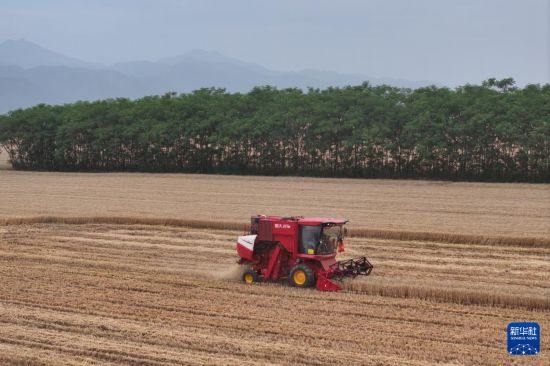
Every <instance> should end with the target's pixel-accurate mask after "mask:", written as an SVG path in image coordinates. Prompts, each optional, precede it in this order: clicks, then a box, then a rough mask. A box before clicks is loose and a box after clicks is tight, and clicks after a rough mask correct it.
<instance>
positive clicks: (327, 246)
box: [237, 215, 373, 291]
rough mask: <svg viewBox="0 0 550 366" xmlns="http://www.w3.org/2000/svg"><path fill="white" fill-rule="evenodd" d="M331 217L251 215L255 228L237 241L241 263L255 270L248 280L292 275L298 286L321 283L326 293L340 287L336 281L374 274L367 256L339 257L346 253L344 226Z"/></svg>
mask: <svg viewBox="0 0 550 366" xmlns="http://www.w3.org/2000/svg"><path fill="white" fill-rule="evenodd" d="M347 222H348V220H346V219H343V218H332V217H303V216H265V215H255V216H252V217H251V222H250V232H249V233H248V234H247V235H243V236H239V238H238V239H237V253H238V255H239V257H240V259H239V260H238V263H240V264H242V265H247V266H249V267H250V268H249V269H248V270H247V271H246V272H245V273H244V275H243V281H244V282H246V283H254V282H258V281H260V280H264V281H265V280H272V281H277V280H279V279H283V278H287V279H288V281H289V283H290V284H291V285H292V286H295V287H312V286H314V285H315V286H316V287H317V289H319V290H321V291H338V290H340V289H341V287H340V285H339V284H338V283H337V282H336V281H341V280H342V279H343V278H345V277H352V278H355V277H356V276H359V275H365V276H366V275H369V274H370V273H371V271H372V269H373V266H372V264H371V263H370V262H369V261H368V260H367V258H366V257H360V258H355V259H348V260H344V261H340V262H338V261H336V255H337V253H340V252H343V251H344V231H345V230H344V228H343V227H344V225H345V224H346V223H347Z"/></svg>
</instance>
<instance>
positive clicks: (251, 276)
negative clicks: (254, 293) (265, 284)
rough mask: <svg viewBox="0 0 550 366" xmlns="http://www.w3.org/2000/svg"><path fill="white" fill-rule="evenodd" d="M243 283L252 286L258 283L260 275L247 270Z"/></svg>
mask: <svg viewBox="0 0 550 366" xmlns="http://www.w3.org/2000/svg"><path fill="white" fill-rule="evenodd" d="M243 281H244V283H246V284H249V285H250V284H252V283H254V282H258V273H256V271H254V270H253V269H249V270H247V271H246V272H245V273H243Z"/></svg>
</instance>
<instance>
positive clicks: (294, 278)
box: [288, 264, 315, 288]
mask: <svg viewBox="0 0 550 366" xmlns="http://www.w3.org/2000/svg"><path fill="white" fill-rule="evenodd" d="M288 281H289V283H290V285H291V286H293V287H301V288H305V287H313V285H315V273H313V270H312V269H311V268H309V266H308V265H306V264H297V265H296V266H294V267H293V268H292V270H291V271H290V275H289V276H288Z"/></svg>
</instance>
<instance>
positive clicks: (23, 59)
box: [0, 40, 433, 113]
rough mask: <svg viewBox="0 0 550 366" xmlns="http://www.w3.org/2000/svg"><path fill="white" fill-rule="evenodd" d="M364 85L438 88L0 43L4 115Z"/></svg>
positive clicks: (206, 55) (208, 56) (201, 57)
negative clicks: (171, 95) (46, 107)
mask: <svg viewBox="0 0 550 366" xmlns="http://www.w3.org/2000/svg"><path fill="white" fill-rule="evenodd" d="M364 81H369V82H371V83H372V84H388V85H393V86H399V87H411V88H416V87H420V86H425V85H429V84H433V83H430V82H412V81H407V80H394V79H380V78H370V77H367V76H364V75H360V74H341V73H337V72H331V71H319V70H303V71H297V72H282V71H273V70H269V69H267V68H265V67H263V66H261V65H257V64H254V63H249V62H244V61H241V60H237V59H234V58H230V57H226V56H224V55H222V54H220V53H218V52H209V51H202V50H194V51H190V52H188V53H185V54H183V55H179V56H173V57H167V58H163V59H160V60H158V61H156V62H153V61H130V62H121V63H116V64H114V65H112V66H109V67H105V66H102V65H99V64H94V63H88V62H84V61H81V60H78V59H75V58H71V57H67V56H64V55H62V54H59V53H57V52H53V51H50V50H47V49H45V48H42V47H40V46H38V45H36V44H34V43H31V42H28V41H25V40H19V41H5V42H3V43H0V113H5V112H7V111H9V110H12V109H15V108H23V107H29V106H32V105H35V104H38V103H49V104H64V103H70V102H74V101H77V100H96V99H104V98H115V97H126V98H138V97H141V96H145V95H152V94H164V93H166V92H169V91H174V92H178V93H182V92H190V91H193V90H196V89H199V88H203V87H221V88H226V89H227V90H228V91H232V92H237V91H238V92H246V91H248V90H250V89H251V88H253V87H254V86H261V85H273V86H276V87H278V88H289V87H297V88H304V89H305V88H307V87H314V88H326V87H329V86H345V85H357V84H361V83H362V82H364Z"/></svg>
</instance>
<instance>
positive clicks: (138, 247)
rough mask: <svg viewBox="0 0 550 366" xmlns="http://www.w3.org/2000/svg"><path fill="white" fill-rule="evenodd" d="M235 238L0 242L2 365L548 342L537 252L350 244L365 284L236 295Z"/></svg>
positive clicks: (202, 234)
mask: <svg viewBox="0 0 550 366" xmlns="http://www.w3.org/2000/svg"><path fill="white" fill-rule="evenodd" d="M239 232H240V231H230V230H212V229H208V230H205V229H197V228H190V227H178V226H154V225H149V224H147V225H144V224H137V225H126V224H84V225H74V224H60V223H56V224H33V225H28V224H20V225H8V226H3V227H0V276H1V278H2V281H0V363H2V364H15V363H20V364H33V365H35V364H37V365H40V364H59V363H60V362H58V361H59V360H62V363H64V364H69V365H75V364H82V363H87V364H98V365H99V364H101V365H103V364H124V365H133V364H142V365H173V364H182V363H184V364H191V365H193V364H205V363H208V364H238V365H246V364H269V363H275V364H305V365H318V364H321V363H327V362H332V361H334V362H337V363H343V364H366V363H369V364H383V365H426V364H428V365H429V364H441V363H446V364H459V365H460V364H483V365H503V364H506V363H507V362H508V361H509V358H508V357H509V356H507V354H506V353H505V352H504V348H505V346H504V345H505V343H506V339H505V327H506V324H507V323H508V322H510V321H517V320H518V319H535V320H536V321H538V322H539V323H540V325H541V327H543V328H545V329H546V328H548V327H550V312H548V308H549V307H548V301H546V302H544V301H542V300H544V299H546V300H547V299H548V298H550V292H549V287H550V278H547V276H544V275H543V274H544V273H548V272H549V271H550V250H547V249H543V248H538V249H533V248H526V247H514V246H505V247H499V246H491V245H487V244H483V245H476V244H446V243H437V242H429V243H428V242H421V241H406V240H399V241H396V240H385V239H370V240H367V239H365V238H358V237H352V238H349V240H348V241H347V243H346V253H345V254H347V255H358V254H367V255H368V256H369V258H370V259H371V261H372V262H373V263H374V265H375V270H374V273H373V275H371V276H369V277H366V278H364V279H356V280H354V281H349V282H348V281H346V282H345V286H346V290H345V291H342V292H339V293H323V292H318V291H314V290H300V289H294V288H290V287H288V286H287V285H286V284H285V283H284V282H283V283H275V284H271V283H262V284H259V285H257V286H246V285H243V284H241V283H240V282H237V279H238V277H239V273H240V272H239V270H236V269H235V265H234V261H235V254H234V242H235V236H236V235H238V234H239ZM205 250H206V252H205ZM400 258H403V260H402V261H401V259H400ZM434 258H441V262H440V263H438V261H437V260H434ZM511 263H515V270H514V271H511V272H508V273H506V271H507V270H508V269H509V267H510V264H511ZM534 264H535V265H534ZM453 268H456V270H455V271H453ZM456 272H458V273H456ZM480 279H482V280H483V282H481V281H480ZM525 281H527V282H529V281H531V283H530V285H528V286H527V285H525V286H523V287H522V289H523V290H524V291H523V292H522V295H523V297H522V298H517V297H513V296H512V295H511V292H512V293H513V291H514V290H515V289H517V288H518V286H519V285H518V283H519V284H522V283H525ZM541 299H542V300H541ZM466 304H468V305H466ZM350 327H351V328H350ZM543 337H546V336H545V335H543ZM547 341H548V339H547V338H543V340H542V342H547ZM388 350H391V353H392V355H391V356H388ZM304 354H307V355H308V357H304ZM545 356H546V355H545V354H541V355H540V361H541V362H543V363H544V360H546V359H547V357H545Z"/></svg>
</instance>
